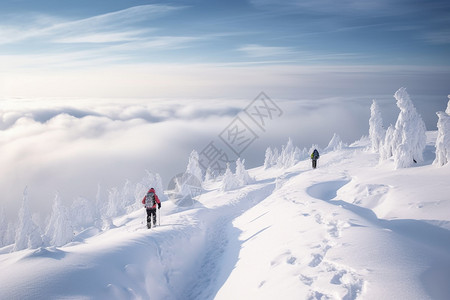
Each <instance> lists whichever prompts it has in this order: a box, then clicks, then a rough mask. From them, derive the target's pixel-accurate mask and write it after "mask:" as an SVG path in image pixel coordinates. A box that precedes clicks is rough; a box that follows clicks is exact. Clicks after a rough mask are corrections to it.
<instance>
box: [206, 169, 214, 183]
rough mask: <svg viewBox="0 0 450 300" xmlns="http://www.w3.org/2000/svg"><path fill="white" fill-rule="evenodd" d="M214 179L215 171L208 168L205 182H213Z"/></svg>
mask: <svg viewBox="0 0 450 300" xmlns="http://www.w3.org/2000/svg"><path fill="white" fill-rule="evenodd" d="M213 179H214V174H213V171H212V170H211V167H209V166H208V168H207V169H206V172H205V180H204V181H205V182H209V181H212V180H213Z"/></svg>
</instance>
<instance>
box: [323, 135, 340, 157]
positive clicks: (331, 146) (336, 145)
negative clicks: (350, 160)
mask: <svg viewBox="0 0 450 300" xmlns="http://www.w3.org/2000/svg"><path fill="white" fill-rule="evenodd" d="M342 146H343V143H342V140H341V137H340V136H339V135H337V134H336V133H335V134H333V137H332V138H331V140H330V142H329V143H328V146H327V147H326V148H325V149H324V151H325V152H329V151H334V150H339V149H342Z"/></svg>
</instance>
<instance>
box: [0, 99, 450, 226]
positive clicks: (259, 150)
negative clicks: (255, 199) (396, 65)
mask: <svg viewBox="0 0 450 300" xmlns="http://www.w3.org/2000/svg"><path fill="white" fill-rule="evenodd" d="M255 96H256V95H255ZM270 96H271V95H269V97H270ZM372 98H373V97H370V96H367V97H353V98H325V99H309V100H308V99H303V100H292V99H291V100H284V99H277V98H272V100H273V102H274V103H276V104H277V106H278V107H279V109H280V110H281V113H280V114H279V115H277V117H273V119H271V120H270V119H268V122H267V124H266V125H267V126H266V127H265V128H264V130H260V129H258V128H256V127H254V131H255V133H256V134H257V136H258V137H257V138H256V139H255V140H254V141H253V142H252V143H251V144H250V145H249V146H248V147H247V148H246V149H245V151H243V152H242V153H241V157H242V158H244V159H245V161H246V167H247V168H250V167H255V166H260V165H262V163H263V161H264V152H265V149H266V148H267V147H268V146H276V147H279V146H280V145H282V144H285V143H286V141H287V139H288V137H291V138H292V139H293V141H294V144H295V145H296V146H299V147H301V148H303V147H306V148H308V149H309V147H311V145H312V144H317V145H319V147H322V148H323V147H325V146H326V145H327V144H328V142H329V140H330V139H331V138H332V136H333V134H334V133H337V134H339V135H340V137H341V138H342V139H343V141H344V142H347V143H349V142H353V141H355V140H357V139H359V138H360V137H361V136H363V135H367V134H368V119H369V115H370V110H369V107H370V104H371V100H372ZM411 98H412V100H413V102H414V103H415V104H416V106H417V108H418V111H419V113H421V114H422V116H423V118H424V120H425V123H426V125H427V128H428V130H435V129H436V121H437V117H436V115H435V112H436V111H438V110H443V109H445V103H446V102H445V101H446V100H447V99H446V98H444V97H442V98H443V99H438V97H435V98H434V100H433V99H431V100H430V98H429V97H422V98H421V97H416V98H415V95H411ZM253 100H254V99H207V100H206V99H204V100H196V99H73V98H58V99H48V98H47V99H42V98H41V99H31V98H29V99H24V98H21V99H18V98H15V99H2V100H0V151H1V156H0V165H1V166H2V167H1V180H0V205H1V206H2V207H3V208H4V209H5V211H6V212H7V214H8V215H9V217H10V218H15V217H16V216H17V210H18V208H19V207H20V204H21V199H22V193H23V191H24V189H25V188H26V187H27V189H28V196H29V199H30V203H31V204H30V205H31V210H32V211H34V212H36V213H38V214H40V215H46V214H47V213H48V212H49V211H50V208H51V204H52V202H53V200H54V198H55V194H56V193H58V194H59V196H60V197H61V198H62V200H63V201H64V202H65V203H66V204H70V203H71V201H73V199H75V198H76V197H78V196H81V197H85V198H87V199H95V196H96V192H97V189H98V186H99V185H100V186H101V187H102V189H103V190H105V191H107V190H108V189H111V188H113V187H117V186H122V185H123V184H124V182H125V181H126V180H130V181H132V182H133V181H134V182H136V181H139V180H140V179H142V178H143V177H144V176H145V174H146V170H148V171H150V172H153V173H159V174H160V175H161V176H162V178H163V185H165V186H167V184H168V183H169V181H170V179H171V178H172V177H173V176H175V175H176V174H178V173H180V172H183V171H185V169H186V165H187V162H188V157H189V154H190V152H191V151H192V150H193V149H195V150H197V151H198V152H201V151H202V150H204V149H205V147H206V146H207V145H208V144H209V143H210V142H212V141H213V142H214V143H216V145H217V146H218V147H221V148H222V149H224V150H225V149H226V150H227V152H228V153H229V155H230V159H235V158H236V157H233V155H232V152H231V151H230V149H228V148H227V145H226V144H224V143H223V141H221V140H220V139H219V138H218V136H219V135H220V134H221V133H222V132H223V131H224V129H225V128H227V126H228V125H229V124H230V123H231V122H232V121H233V120H234V118H235V117H236V116H240V115H242V113H243V109H245V108H246V107H247V106H248V105H251V103H252V101H253ZM377 100H378V101H379V104H380V106H381V109H382V110H383V111H384V112H383V116H385V119H384V123H385V126H386V127H387V126H388V125H389V124H390V123H394V122H395V118H396V116H397V115H398V108H397V107H396V106H395V100H394V99H393V97H392V96H391V95H386V96H378V97H377ZM244 121H245V122H249V121H248V119H244ZM248 125H249V126H250V127H252V126H253V125H252V124H250V123H249V124H248ZM230 153H231V154H230Z"/></svg>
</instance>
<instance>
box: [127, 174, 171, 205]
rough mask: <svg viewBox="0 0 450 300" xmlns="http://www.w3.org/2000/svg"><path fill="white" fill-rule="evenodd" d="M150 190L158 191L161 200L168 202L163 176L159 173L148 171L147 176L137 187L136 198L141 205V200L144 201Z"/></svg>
mask: <svg viewBox="0 0 450 300" xmlns="http://www.w3.org/2000/svg"><path fill="white" fill-rule="evenodd" d="M150 188H154V189H155V190H156V194H157V195H158V198H159V200H161V201H165V200H167V196H166V195H165V194H164V188H163V183H162V179H161V176H160V175H159V174H158V173H152V172H150V171H148V170H146V176H145V177H144V178H143V179H142V181H141V182H140V183H138V184H137V185H136V190H135V195H134V197H135V199H136V201H137V202H138V203H139V204H140V200H142V198H143V197H144V196H145V194H146V193H147V191H148V190H149V189H150Z"/></svg>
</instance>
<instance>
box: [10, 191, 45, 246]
mask: <svg viewBox="0 0 450 300" xmlns="http://www.w3.org/2000/svg"><path fill="white" fill-rule="evenodd" d="M29 207H30V205H29V203H28V189H27V188H25V190H24V192H23V200H22V207H21V208H20V210H19V224H18V227H17V231H16V238H15V243H14V248H13V251H19V250H23V249H27V248H37V247H40V246H42V236H41V230H40V228H39V227H38V226H37V225H36V224H35V223H34V222H33V220H32V218H31V213H30V211H29Z"/></svg>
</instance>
